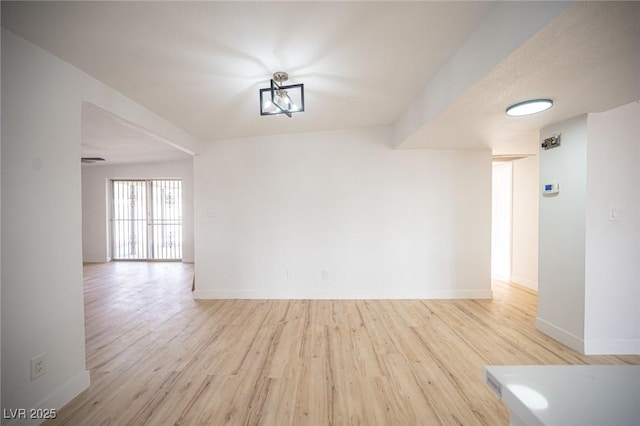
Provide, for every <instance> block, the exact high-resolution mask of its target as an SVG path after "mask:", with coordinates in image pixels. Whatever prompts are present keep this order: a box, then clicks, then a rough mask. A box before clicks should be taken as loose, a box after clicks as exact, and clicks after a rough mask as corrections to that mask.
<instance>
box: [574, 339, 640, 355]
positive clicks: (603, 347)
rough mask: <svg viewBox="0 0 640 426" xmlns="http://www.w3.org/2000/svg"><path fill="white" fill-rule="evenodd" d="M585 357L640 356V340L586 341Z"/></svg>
mask: <svg viewBox="0 0 640 426" xmlns="http://www.w3.org/2000/svg"><path fill="white" fill-rule="evenodd" d="M584 353H585V355H640V339H607V340H598V339H585V341H584Z"/></svg>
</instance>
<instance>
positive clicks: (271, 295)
mask: <svg viewBox="0 0 640 426" xmlns="http://www.w3.org/2000/svg"><path fill="white" fill-rule="evenodd" d="M193 298H194V299H294V300H296V299H315V300H328V299H338V300H381V299H491V298H493V292H492V291H491V290H490V289H487V290H438V289H435V290H429V291H425V292H421V291H418V292H416V291H409V292H403V291H397V290H396V291H394V292H393V293H377V294H372V293H371V292H367V293H359V292H349V291H340V292H333V291H323V292H321V291H286V290H284V291H277V290H239V289H220V290H206V289H204V290H198V287H197V286H196V290H195V291H194V292H193Z"/></svg>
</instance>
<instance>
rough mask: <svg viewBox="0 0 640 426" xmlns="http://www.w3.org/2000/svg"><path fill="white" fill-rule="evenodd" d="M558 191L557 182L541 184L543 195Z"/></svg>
mask: <svg viewBox="0 0 640 426" xmlns="http://www.w3.org/2000/svg"><path fill="white" fill-rule="evenodd" d="M558 192H560V184H559V183H557V182H556V183H545V184H544V185H543V186H542V193H543V194H544V195H552V194H557V193H558Z"/></svg>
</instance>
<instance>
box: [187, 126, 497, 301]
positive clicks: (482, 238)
mask: <svg viewBox="0 0 640 426" xmlns="http://www.w3.org/2000/svg"><path fill="white" fill-rule="evenodd" d="M391 143H392V138H391V130H390V129H389V128H375V129H362V130H351V131H337V132H326V133H308V134H297V135H283V136H272V137H261V138H250V139H240V140H228V141H217V142H211V143H210V144H209V145H208V147H207V148H206V149H205V150H204V152H203V153H202V155H200V156H197V157H195V159H194V176H195V177H194V179H195V200H196V206H195V250H196V262H195V266H196V292H195V294H194V297H196V298H253V297H255V298H454V297H478V298H483V297H491V290H490V249H491V247H490V238H491V229H490V223H491V152H490V151H488V150H487V151H411V150H399V151H398V150H393V149H391V148H390V145H391ZM323 271H326V272H325V274H323Z"/></svg>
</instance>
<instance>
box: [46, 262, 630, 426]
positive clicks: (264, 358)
mask: <svg viewBox="0 0 640 426" xmlns="http://www.w3.org/2000/svg"><path fill="white" fill-rule="evenodd" d="M84 273H85V323H86V356H87V368H88V369H90V370H91V387H90V388H89V389H88V390H86V391H85V392H83V393H82V394H81V395H79V396H78V397H77V398H76V399H74V400H73V401H72V402H71V403H69V404H68V405H67V406H66V407H64V408H63V409H62V410H60V411H59V413H58V417H57V418H56V419H55V420H53V421H50V422H49V423H48V424H68V425H107V424H113V425H143V424H147V425H165V424H168V425H169V424H178V425H182V424H184V425H196V424H203V425H227V424H228V425H258V424H260V425H278V426H280V425H296V426H297V425H314V426H315V425H438V424H443V425H475V424H479V425H506V424H508V423H509V413H508V410H507V408H506V407H505V406H504V405H503V404H502V403H501V402H500V401H499V400H498V399H497V397H496V396H495V395H493V394H492V393H491V391H490V390H489V389H488V388H487V387H486V386H485V385H484V383H483V380H482V369H483V367H484V365H487V364H496V365H500V364H502V365H509V364H625V363H626V364H640V356H583V355H580V354H578V353H576V352H575V351H573V350H571V349H569V348H567V347H566V346H563V345H561V344H559V343H557V342H555V341H554V340H552V339H550V338H548V337H546V336H545V335H544V334H542V333H540V332H538V331H536V330H535V327H534V318H535V314H536V295H535V293H532V292H530V291H528V290H526V289H523V288H520V287H517V286H513V285H508V284H504V283H495V288H494V294H495V298H494V299H493V300H455V301H450V300H392V301H390V300H380V301H372V300H357V301H355V300H347V301H345V300H342V301H331V300H322V301H320V300H313V301H309V300H211V301H194V300H193V299H192V297H191V282H192V273H193V270H192V265H187V264H181V263H137V262H120V263H110V264H94V265H86V266H85V268H84Z"/></svg>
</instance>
